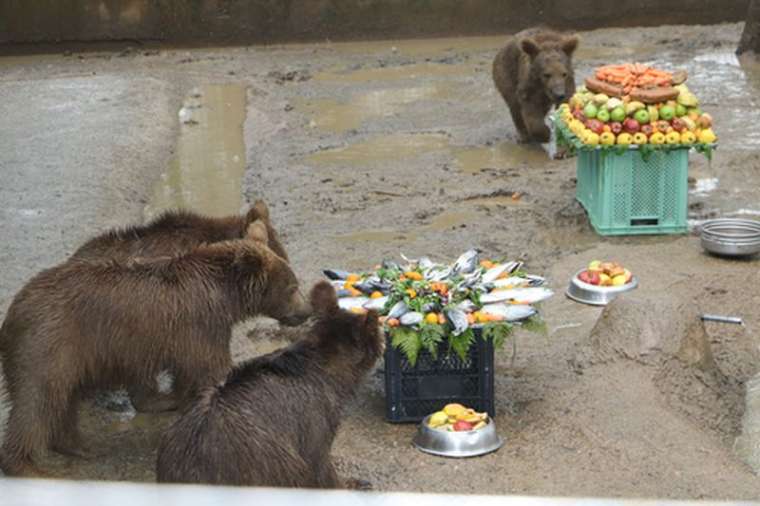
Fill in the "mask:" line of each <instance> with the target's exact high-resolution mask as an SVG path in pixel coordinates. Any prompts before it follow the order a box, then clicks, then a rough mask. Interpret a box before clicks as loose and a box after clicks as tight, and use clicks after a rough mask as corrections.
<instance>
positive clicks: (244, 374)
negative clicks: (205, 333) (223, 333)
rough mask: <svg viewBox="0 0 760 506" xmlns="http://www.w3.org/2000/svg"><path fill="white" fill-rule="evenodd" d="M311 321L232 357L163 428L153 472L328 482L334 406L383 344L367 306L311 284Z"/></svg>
mask: <svg viewBox="0 0 760 506" xmlns="http://www.w3.org/2000/svg"><path fill="white" fill-rule="evenodd" d="M311 305H312V308H313V309H314V313H315V315H316V316H317V321H316V323H315V324H314V327H313V328H312V329H311V330H310V331H309V333H308V334H307V335H306V336H304V337H303V338H302V339H301V340H300V341H298V342H296V343H294V344H293V345H291V346H289V347H287V348H284V349H281V350H278V351H276V352H274V353H270V354H268V355H264V356H261V357H258V358H255V359H253V360H250V361H248V362H245V363H243V364H241V365H240V366H238V367H236V368H235V369H233V371H232V372H231V373H230V374H229V376H228V377H227V380H226V382H225V383H223V384H221V385H219V386H216V387H212V388H207V389H206V390H205V391H204V392H203V393H202V394H201V395H200V396H199V398H198V399H197V400H196V402H195V404H194V405H193V406H191V407H190V408H188V410H187V411H186V412H185V413H184V414H183V415H182V416H181V417H180V418H179V419H178V420H177V421H176V422H175V423H174V424H173V425H172V426H171V427H170V428H169V429H168V431H167V433H166V434H165V435H164V437H163V440H162V441H161V444H160V446H159V450H158V481H159V482H175V483H206V484H217V485H247V486H263V487H305V488H338V487H342V486H346V485H347V484H346V483H343V482H341V480H339V478H338V476H337V474H336V472H335V468H334V467H333V464H332V462H331V460H330V449H331V447H332V443H333V439H334V438H335V433H336V432H337V429H338V425H339V423H340V417H341V411H342V408H343V406H344V404H346V402H347V401H348V400H349V398H350V397H351V396H352V395H353V394H354V392H355V390H356V389H357V387H358V385H359V383H360V382H361V380H362V379H363V377H364V376H365V375H366V374H367V373H368V372H369V370H370V369H371V368H372V367H373V366H374V364H375V362H376V361H377V359H378V358H379V357H380V355H381V353H382V351H383V345H384V341H383V337H382V332H381V330H380V327H379V322H378V317H377V314H376V313H374V312H369V313H368V314H364V315H360V314H354V313H350V312H348V311H343V310H341V309H339V308H338V302H337V299H336V296H335V291H334V290H333V288H332V287H331V286H330V284H329V283H327V282H321V283H318V284H317V285H315V286H314V288H313V289H312V292H311Z"/></svg>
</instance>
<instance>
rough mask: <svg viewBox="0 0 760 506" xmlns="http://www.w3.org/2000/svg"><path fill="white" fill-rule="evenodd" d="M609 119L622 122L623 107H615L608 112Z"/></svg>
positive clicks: (623, 117)
mask: <svg viewBox="0 0 760 506" xmlns="http://www.w3.org/2000/svg"><path fill="white" fill-rule="evenodd" d="M610 119H611V120H612V121H617V122H620V123H622V122H623V120H625V109H624V108H623V107H622V106H620V107H615V108H614V109H613V110H612V111H611V112H610Z"/></svg>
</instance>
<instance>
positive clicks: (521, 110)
mask: <svg viewBox="0 0 760 506" xmlns="http://www.w3.org/2000/svg"><path fill="white" fill-rule="evenodd" d="M577 47H578V37H577V36H575V35H565V34H561V33H558V32H554V31H552V30H549V29H547V28H531V29H529V30H525V31H522V32H520V33H518V34H516V35H514V36H512V37H510V38H509V40H508V41H507V44H506V45H505V46H504V48H503V49H502V50H501V51H499V53H498V54H497V55H496V58H495V59H494V62H493V80H494V84H495V85H496V89H497V90H498V91H499V93H500V94H501V96H502V98H504V101H505V102H506V103H507V106H508V107H509V111H510V113H511V115H512V121H513V122H514V124H515V128H517V132H518V134H519V136H520V140H521V141H523V142H548V141H549V137H550V132H549V128H548V127H547V126H546V124H545V123H544V118H545V117H546V114H547V113H548V112H549V109H551V106H552V105H553V104H559V103H561V102H564V101H567V100H568V99H569V98H570V97H571V96H572V95H573V94H574V93H575V76H574V74H573V63H572V56H573V53H574V52H575V49H576V48H577Z"/></svg>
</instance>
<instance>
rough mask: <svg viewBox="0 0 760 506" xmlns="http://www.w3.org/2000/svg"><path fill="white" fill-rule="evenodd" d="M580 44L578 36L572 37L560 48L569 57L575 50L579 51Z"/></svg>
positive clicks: (567, 38) (566, 39) (565, 40)
mask: <svg viewBox="0 0 760 506" xmlns="http://www.w3.org/2000/svg"><path fill="white" fill-rule="evenodd" d="M579 42H580V39H578V36H577V35H571V36H569V37H565V39H564V40H563V41H562V45H561V46H560V47H561V48H562V51H564V52H565V54H567V56H572V55H573V53H574V52H575V50H576V49H578V43H579Z"/></svg>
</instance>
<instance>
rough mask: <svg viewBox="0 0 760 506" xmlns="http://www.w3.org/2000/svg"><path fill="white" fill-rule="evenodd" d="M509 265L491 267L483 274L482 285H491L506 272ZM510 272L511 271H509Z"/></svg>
mask: <svg viewBox="0 0 760 506" xmlns="http://www.w3.org/2000/svg"><path fill="white" fill-rule="evenodd" d="M509 267H510V264H508V263H507V264H499V265H497V266H496V267H491V268H490V269H488V270H487V271H486V272H485V274H483V283H492V282H493V281H496V278H498V277H499V276H501V275H502V274H504V273H505V272H507V270H508V269H509ZM510 272H511V271H510Z"/></svg>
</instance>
